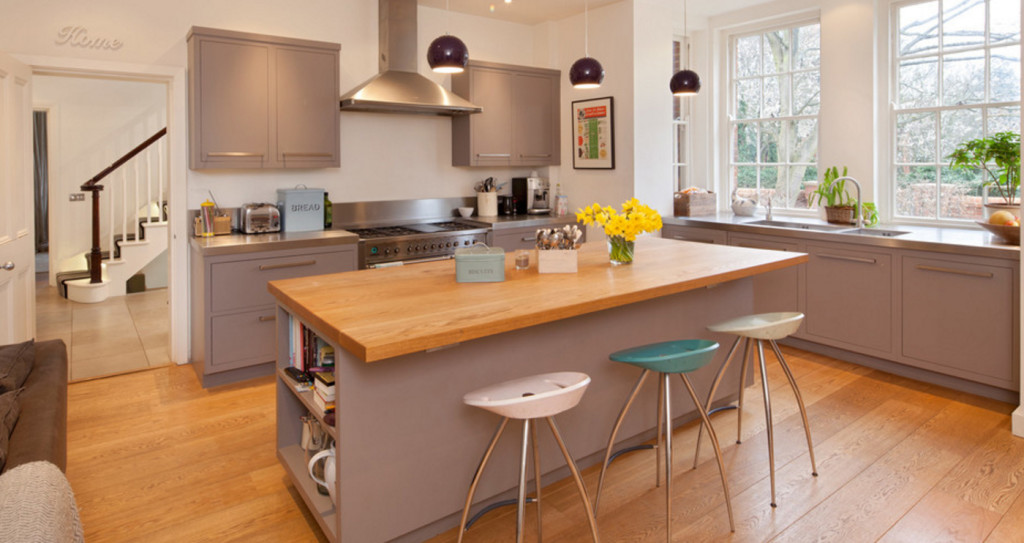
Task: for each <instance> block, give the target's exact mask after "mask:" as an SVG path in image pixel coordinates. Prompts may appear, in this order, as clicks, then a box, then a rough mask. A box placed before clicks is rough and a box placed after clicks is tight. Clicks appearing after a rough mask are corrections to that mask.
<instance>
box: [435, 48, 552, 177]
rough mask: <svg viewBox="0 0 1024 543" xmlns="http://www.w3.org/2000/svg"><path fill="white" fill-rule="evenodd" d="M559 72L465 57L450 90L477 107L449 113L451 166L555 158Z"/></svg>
mask: <svg viewBox="0 0 1024 543" xmlns="http://www.w3.org/2000/svg"><path fill="white" fill-rule="evenodd" d="M560 76H561V72H559V71H558V70H548V69H544V68H532V67H528V66H512V65H508V64H498V63H494V62H481V61H470V63H469V65H468V66H467V68H466V71H464V72H463V73H461V74H455V75H453V76H452V92H454V93H455V94H458V95H459V96H462V97H463V98H466V99H467V100H469V101H470V102H473V103H474V104H476V105H478V106H480V107H481V108H482V110H483V111H482V112H480V113H476V114H473V115H461V116H457V117H454V118H453V119H452V165H453V166H550V165H555V164H560V163H561V146H560V145H559V135H560V130H561V115H560V109H559V105H560V100H561V99H560V90H561V87H560V85H561V81H560Z"/></svg>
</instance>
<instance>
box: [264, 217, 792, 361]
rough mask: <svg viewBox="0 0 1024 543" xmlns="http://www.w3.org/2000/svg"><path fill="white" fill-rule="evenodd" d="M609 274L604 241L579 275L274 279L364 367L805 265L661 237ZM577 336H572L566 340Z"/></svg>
mask: <svg viewBox="0 0 1024 543" xmlns="http://www.w3.org/2000/svg"><path fill="white" fill-rule="evenodd" d="M635 254H636V259H635V261H634V263H633V264H631V265H627V266H617V267H612V266H611V265H610V263H609V261H608V250H607V248H606V246H605V244H604V243H585V244H584V245H583V248H582V249H581V250H580V254H579V272H577V273H569V274H543V275H542V274H539V273H537V267H536V256H534V258H533V262H532V263H531V267H530V269H528V270H522V271H517V270H516V269H515V266H514V265H513V255H512V254H508V255H506V259H505V281H504V282H501V283H456V281H455V261H453V260H447V261H441V262H430V263H425V264H418V265H416V266H402V267H394V268H382V269H373V270H360V271H355V272H347V273H338V274H330V275H320V276H314V277H303V278H301V279H287V280H280V281H271V282H270V283H269V284H268V288H269V290H270V292H271V294H273V295H274V297H275V298H277V300H278V302H279V303H280V304H281V305H282V306H284V307H285V308H286V309H287V310H288V311H289V312H291V313H292V314H294V315H297V316H299V317H300V318H301V319H302V320H304V321H305V322H307V323H308V324H310V325H311V326H313V327H314V328H316V329H317V330H318V331H319V332H320V333H321V334H323V335H325V336H326V337H325V339H327V340H328V341H332V342H334V343H335V344H337V345H340V346H342V347H344V348H345V349H347V350H348V351H349V352H351V353H352V354H354V355H355V356H357V357H358V358H360V359H361V360H363V361H365V362H374V361H378V360H382V359H386V358H391V357H395V356H399V355H403V354H408V353H414V352H419V351H424V350H429V349H437V348H441V347H444V346H446V345H452V344H457V343H459V342H463V341H468V340H472V339H476V338H481V337H485V336H490V335H495V334H500V333H502V332H507V331H511V330H517V329H521V328H526V327H530V326H535V325H539V324H544V323H548V322H553V321H557V320H561V319H566V318H569V317H574V316H577V315H582V314H585V313H591V312H595V311H600V310H604V309H609V308H613V307H619V306H623V305H627V304H631V303H634V302H639V301H644V300H650V299H653V298H658V297H661V296H667V295H670V294H676V293H680V292H684V291H688V290H694V289H698V288H704V287H711V286H712V285H715V284H718V283H723V282H726V281H731V280H734V279H740V278H744V277H749V276H752V275H756V274H759V273H763V272H768V271H771V270H775V269H779V268H785V267H788V266H793V265H796V264H800V263H802V262H806V261H807V255H805V254H802V253H787V252H780V251H767V250H760V249H748V248H740V247H730V246H723V245H707V244H701V243H679V242H677V241H674V240H665V239H660V238H655V237H645V238H642V239H640V240H638V241H637V244H636V253H635ZM570 339H571V338H567V341H568V340H570Z"/></svg>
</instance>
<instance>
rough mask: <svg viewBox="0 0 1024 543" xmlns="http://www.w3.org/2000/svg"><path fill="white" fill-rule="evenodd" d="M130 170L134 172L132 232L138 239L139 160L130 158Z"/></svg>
mask: <svg viewBox="0 0 1024 543" xmlns="http://www.w3.org/2000/svg"><path fill="white" fill-rule="evenodd" d="M132 170H133V171H134V172H135V176H134V178H133V184H134V189H133V190H132V213H131V216H132V232H134V233H135V240H136V241H138V239H139V160H138V159H137V158H136V159H132Z"/></svg>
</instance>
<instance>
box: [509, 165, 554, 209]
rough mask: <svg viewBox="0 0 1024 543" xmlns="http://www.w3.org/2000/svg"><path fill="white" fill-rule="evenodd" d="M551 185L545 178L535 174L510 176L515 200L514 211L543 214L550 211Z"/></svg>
mask: <svg viewBox="0 0 1024 543" xmlns="http://www.w3.org/2000/svg"><path fill="white" fill-rule="evenodd" d="M550 193H551V186H550V185H549V184H548V180H547V179H541V178H540V177H537V176H536V175H533V176H531V177H513V178H512V196H513V197H514V198H515V202H516V213H529V214H531V215H543V214H545V213H550V212H551V200H550Z"/></svg>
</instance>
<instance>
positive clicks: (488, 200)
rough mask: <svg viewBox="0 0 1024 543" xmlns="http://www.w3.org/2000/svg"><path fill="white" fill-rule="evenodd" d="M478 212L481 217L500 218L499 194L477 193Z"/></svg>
mask: <svg viewBox="0 0 1024 543" xmlns="http://www.w3.org/2000/svg"><path fill="white" fill-rule="evenodd" d="M476 212H477V215H480V216H481V217H496V216H498V193H497V192H478V193H476Z"/></svg>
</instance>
